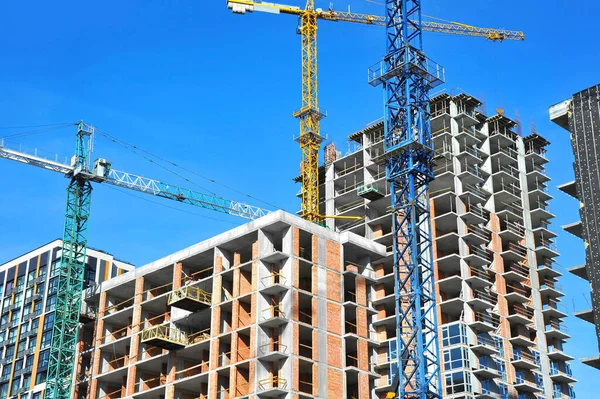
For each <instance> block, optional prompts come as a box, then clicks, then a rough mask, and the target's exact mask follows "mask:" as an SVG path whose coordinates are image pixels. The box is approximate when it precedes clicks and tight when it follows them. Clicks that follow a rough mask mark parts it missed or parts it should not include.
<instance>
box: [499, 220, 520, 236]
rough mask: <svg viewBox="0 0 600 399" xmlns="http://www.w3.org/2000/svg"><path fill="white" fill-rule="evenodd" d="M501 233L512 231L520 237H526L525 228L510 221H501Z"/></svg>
mask: <svg viewBox="0 0 600 399" xmlns="http://www.w3.org/2000/svg"><path fill="white" fill-rule="evenodd" d="M500 231H510V232H512V233H514V234H516V235H518V236H523V235H525V227H524V226H523V225H522V224H520V223H516V222H511V221H508V220H502V221H500Z"/></svg>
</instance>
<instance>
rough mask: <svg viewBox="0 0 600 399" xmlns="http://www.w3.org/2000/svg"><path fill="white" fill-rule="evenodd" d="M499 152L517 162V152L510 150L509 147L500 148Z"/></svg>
mask: <svg viewBox="0 0 600 399" xmlns="http://www.w3.org/2000/svg"><path fill="white" fill-rule="evenodd" d="M499 152H501V153H502V154H504V155H507V156H509V157H510V158H512V159H514V160H515V161H516V160H517V156H518V155H519V153H518V152H517V150H515V149H512V148H510V147H500V148H499Z"/></svg>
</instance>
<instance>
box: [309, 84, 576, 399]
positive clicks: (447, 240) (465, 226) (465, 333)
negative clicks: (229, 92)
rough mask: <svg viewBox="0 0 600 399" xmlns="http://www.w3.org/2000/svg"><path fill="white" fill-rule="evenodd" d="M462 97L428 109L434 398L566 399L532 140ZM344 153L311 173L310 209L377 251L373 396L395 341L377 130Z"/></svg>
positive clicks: (541, 164)
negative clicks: (316, 191) (316, 204)
mask: <svg viewBox="0 0 600 399" xmlns="http://www.w3.org/2000/svg"><path fill="white" fill-rule="evenodd" d="M481 105H482V104H481V102H480V101H479V100H477V99H476V98H474V97H473V96H470V95H467V94H464V93H462V94H458V95H455V96H450V95H448V94H441V95H438V96H436V97H434V98H432V100H431V130H432V135H433V140H434V149H435V151H436V157H435V167H434V171H435V176H436V180H434V181H433V182H431V183H430V206H431V220H432V226H431V227H432V238H433V250H434V258H435V259H434V261H435V262H434V266H435V281H436V285H437V287H436V293H437V302H438V305H437V317H438V325H439V329H440V337H439V342H440V359H441V367H442V373H443V374H442V383H443V385H444V387H443V390H442V393H443V395H444V397H458V398H509V397H511V398H517V397H518V398H519V399H525V398H542V397H544V398H545V397H548V398H550V397H552V398H574V397H575V394H574V393H573V389H572V383H574V382H575V381H576V380H575V379H574V378H573V377H572V375H571V369H570V365H569V361H570V360H572V359H573V358H572V357H571V356H569V355H568V354H566V353H565V352H564V351H563V345H564V343H565V340H566V339H567V338H569V334H568V331H567V328H566V326H565V325H564V324H563V323H562V319H563V318H565V317H566V316H567V314H566V307H565V306H564V305H562V304H561V303H560V298H561V297H562V296H563V292H562V289H561V287H560V286H559V284H558V283H557V279H558V277H559V276H560V275H561V273H560V271H559V268H558V266H557V265H556V263H555V261H554V258H555V257H556V256H558V252H557V251H556V245H555V244H554V242H553V239H554V237H555V236H556V234H555V233H554V232H553V231H552V230H551V229H550V220H551V219H552V218H553V217H554V215H553V214H552V212H551V211H550V208H549V200H550V199H551V198H552V197H551V196H550V194H548V183H549V181H550V178H549V177H548V174H547V173H546V170H545V164H546V163H547V162H548V159H547V158H546V155H545V154H546V146H547V145H548V144H549V143H548V141H546V140H545V139H544V138H543V137H541V136H540V135H538V134H536V133H532V134H529V135H527V136H525V137H522V136H521V135H519V134H517V133H516V132H517V129H518V128H517V123H516V122H514V121H512V120H510V119H509V118H507V117H506V116H504V115H502V114H496V115H493V116H487V115H485V114H484V113H483V112H481ZM349 138H350V140H351V142H352V143H353V147H351V148H352V151H350V153H349V154H347V155H345V156H341V154H340V153H339V152H336V151H335V150H334V149H332V148H331V147H329V148H328V149H326V165H325V166H324V167H323V168H322V170H321V182H322V184H321V189H320V195H321V198H322V207H321V212H322V213H323V214H327V215H338V216H364V219H363V220H359V221H348V220H344V219H329V220H328V221H327V223H328V227H329V228H331V229H332V230H335V231H351V232H354V233H356V234H358V235H361V236H364V237H366V238H369V239H371V240H373V241H375V242H376V243H379V244H382V245H384V246H385V247H386V249H387V253H388V255H387V257H386V258H385V259H384V261H383V262H379V263H377V264H376V265H375V273H376V279H375V281H374V282H372V285H371V287H372V289H373V292H374V296H373V297H372V298H370V299H371V301H372V302H371V303H372V306H373V308H374V310H375V311H376V312H377V314H376V315H375V316H374V318H373V321H372V327H373V329H374V330H375V331H376V333H377V334H378V335H377V336H378V337H379V341H380V344H379V346H378V347H377V349H376V352H377V354H378V358H379V360H378V361H376V370H377V372H378V373H380V374H381V375H382V377H381V378H380V379H379V380H378V381H377V384H376V386H375V393H379V392H383V391H385V386H386V385H387V384H389V378H390V376H391V373H390V367H391V365H390V363H389V361H390V360H393V359H394V357H395V356H396V347H395V341H394V339H391V338H394V337H395V334H396V331H395V324H394V323H395V321H394V311H395V310H394V309H395V307H394V301H393V299H394V296H393V294H394V292H393V291H394V275H393V273H392V267H393V251H392V240H393V234H392V231H393V229H392V217H391V215H390V207H389V205H390V198H389V196H390V189H389V185H388V183H387V181H386V174H385V166H384V165H380V164H378V163H376V162H375V161H374V160H375V159H376V158H377V157H378V156H380V155H381V154H382V153H383V151H384V149H383V126H382V123H375V124H373V125H372V126H369V127H367V128H365V129H363V130H361V131H359V132H356V133H354V134H352V135H350V137H349Z"/></svg>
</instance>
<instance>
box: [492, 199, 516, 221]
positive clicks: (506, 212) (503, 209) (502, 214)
mask: <svg viewBox="0 0 600 399" xmlns="http://www.w3.org/2000/svg"><path fill="white" fill-rule="evenodd" d="M496 214H497V215H498V217H499V218H500V220H508V221H510V222H514V223H518V224H523V207H522V206H521V204H520V203H517V202H515V203H512V204H509V203H506V202H498V203H496Z"/></svg>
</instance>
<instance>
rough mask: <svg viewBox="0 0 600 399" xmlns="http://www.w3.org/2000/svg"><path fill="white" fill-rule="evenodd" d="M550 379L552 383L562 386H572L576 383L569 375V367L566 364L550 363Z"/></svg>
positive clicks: (570, 374)
mask: <svg viewBox="0 0 600 399" xmlns="http://www.w3.org/2000/svg"><path fill="white" fill-rule="evenodd" d="M561 366H562V367H561ZM563 369H564V370H563ZM550 378H551V379H552V381H553V382H557V383H563V384H572V383H574V382H577V380H576V379H575V378H573V374H572V373H571V366H570V365H569V363H567V362H551V363H550Z"/></svg>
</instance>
